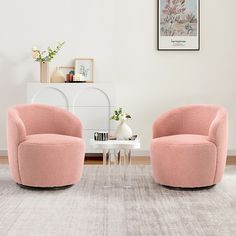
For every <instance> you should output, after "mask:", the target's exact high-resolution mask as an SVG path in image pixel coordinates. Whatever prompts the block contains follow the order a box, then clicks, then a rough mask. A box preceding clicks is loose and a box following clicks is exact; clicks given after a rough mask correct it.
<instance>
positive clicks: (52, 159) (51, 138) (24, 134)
mask: <svg viewBox="0 0 236 236" xmlns="http://www.w3.org/2000/svg"><path fill="white" fill-rule="evenodd" d="M7 121H8V130H7V131H8V132H7V133H8V158H9V166H10V170H11V174H12V178H13V179H14V181H15V182H17V183H19V184H22V185H26V186H33V187H59V186H65V185H71V184H75V183H77V182H78V181H79V180H80V177H81V175H82V170H83V162H84V149H85V147H84V146H85V145H84V141H83V139H82V125H81V123H80V121H79V119H78V118H77V117H75V116H74V115H72V114H71V113H70V112H67V111H65V110H63V109H61V108H57V107H54V106H47V105H42V104H34V105H18V106H15V107H13V108H10V109H9V111H8V119H7Z"/></svg>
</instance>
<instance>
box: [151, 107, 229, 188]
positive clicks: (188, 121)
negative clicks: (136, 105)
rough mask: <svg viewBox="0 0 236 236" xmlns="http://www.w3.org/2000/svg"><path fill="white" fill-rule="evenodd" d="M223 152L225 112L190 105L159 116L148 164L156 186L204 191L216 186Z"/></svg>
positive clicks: (225, 137) (225, 144)
mask: <svg viewBox="0 0 236 236" xmlns="http://www.w3.org/2000/svg"><path fill="white" fill-rule="evenodd" d="M226 152H227V111H226V110H225V109H224V108H222V107H218V106H213V105H191V106H186V107H181V108H177V109H173V110H171V111H169V112H167V113H165V114H163V115H161V116H160V117H159V118H158V119H157V120H156V121H155V123H154V125H153V139H152V142H151V150H150V154H151V163H152V170H153V177H154V180H155V181H156V182H157V183H160V184H162V185H167V186H173V187H190V188H191V187H204V186H210V185H214V184H216V183H218V182H219V181H220V180H221V179H222V177H223V173H224V167H225V161H226Z"/></svg>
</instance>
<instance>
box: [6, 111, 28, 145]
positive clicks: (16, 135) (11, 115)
mask: <svg viewBox="0 0 236 236" xmlns="http://www.w3.org/2000/svg"><path fill="white" fill-rule="evenodd" d="M7 123H8V127H7V128H8V138H11V140H13V139H14V140H15V144H16V145H17V146H18V144H19V143H21V142H23V141H24V140H25V139H26V130H25V126H24V123H23V121H22V120H21V118H20V117H19V115H18V113H17V111H16V110H14V109H9V111H8V117H7Z"/></svg>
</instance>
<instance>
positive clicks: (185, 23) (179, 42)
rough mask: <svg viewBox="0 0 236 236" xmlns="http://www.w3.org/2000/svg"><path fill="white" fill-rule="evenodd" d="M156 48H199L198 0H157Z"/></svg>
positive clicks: (190, 49) (189, 49)
mask: <svg viewBox="0 0 236 236" xmlns="http://www.w3.org/2000/svg"><path fill="white" fill-rule="evenodd" d="M157 5H158V10H157V12H158V17H157V21H158V24H157V25H158V30H157V32H158V36H157V39H158V46H157V48H158V50H160V51H198V50H200V0H189V1H183V0H158V4H157Z"/></svg>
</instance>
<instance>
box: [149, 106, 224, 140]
mask: <svg viewBox="0 0 236 236" xmlns="http://www.w3.org/2000/svg"><path fill="white" fill-rule="evenodd" d="M223 116H227V111H226V110H225V108H223V107H218V106H214V105H190V106H185V107H180V108H175V109H173V110H171V111H169V112H166V113H164V114H163V115H161V116H160V117H159V118H158V119H157V120H156V121H155V122H154V125H153V138H157V137H162V136H168V135H176V134H199V135H209V132H210V127H211V125H212V122H213V121H214V120H215V119H217V117H223Z"/></svg>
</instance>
